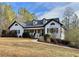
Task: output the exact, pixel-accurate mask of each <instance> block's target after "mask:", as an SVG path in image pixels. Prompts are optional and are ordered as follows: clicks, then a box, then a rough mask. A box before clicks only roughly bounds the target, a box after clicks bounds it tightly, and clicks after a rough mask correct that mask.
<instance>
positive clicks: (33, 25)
mask: <svg viewBox="0 0 79 59" xmlns="http://www.w3.org/2000/svg"><path fill="white" fill-rule="evenodd" d="M44 19H45V18H44ZM44 19H42V20H33V21H35V22H37V24H33V21H31V22H25V23H19V22H18V23H19V24H20V25H21V26H22V27H24V28H29V27H43V26H45V25H47V24H48V23H49V22H50V21H55V22H57V23H59V24H60V25H61V26H62V25H63V24H61V23H60V21H59V18H52V19H45V20H46V21H47V22H46V23H45V24H44V21H43V20H44ZM11 26H12V24H11ZM11 26H10V27H11Z"/></svg>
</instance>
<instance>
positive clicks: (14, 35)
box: [6, 30, 17, 37]
mask: <svg viewBox="0 0 79 59" xmlns="http://www.w3.org/2000/svg"><path fill="white" fill-rule="evenodd" d="M6 36H7V37H17V31H16V30H12V31H7V33H6Z"/></svg>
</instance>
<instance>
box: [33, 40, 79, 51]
mask: <svg viewBox="0 0 79 59" xmlns="http://www.w3.org/2000/svg"><path fill="white" fill-rule="evenodd" d="M32 42H36V43H40V44H46V45H53V46H57V47H60V48H68V49H75V48H71V47H68V46H61V45H56V44H51V43H45V42H39V41H37V39H34V40H32ZM75 50H79V49H75Z"/></svg>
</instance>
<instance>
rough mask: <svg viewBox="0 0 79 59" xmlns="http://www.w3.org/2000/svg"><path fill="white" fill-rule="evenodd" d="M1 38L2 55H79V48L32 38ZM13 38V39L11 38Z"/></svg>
mask: <svg viewBox="0 0 79 59" xmlns="http://www.w3.org/2000/svg"><path fill="white" fill-rule="evenodd" d="M2 39H3V38H0V56H17V57H18V56H22V57H23V56H30V57H38V56H40V57H44V56H47V57H49V56H52V57H53V56H75V57H76V56H79V50H78V49H69V48H64V47H60V46H56V45H49V44H43V43H36V42H32V40H30V39H23V38H22V39H20V38H4V39H3V40H2ZM10 39H11V40H10Z"/></svg>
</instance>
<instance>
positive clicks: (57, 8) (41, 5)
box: [5, 2, 79, 19]
mask: <svg viewBox="0 0 79 59" xmlns="http://www.w3.org/2000/svg"><path fill="white" fill-rule="evenodd" d="M5 4H9V5H11V6H12V8H13V10H14V11H15V12H16V13H18V9H19V8H21V7H24V8H26V9H27V10H28V11H29V12H30V13H33V14H35V15H36V16H37V17H38V19H42V18H56V17H59V18H62V16H63V12H64V10H65V8H66V7H71V8H73V9H74V10H75V13H77V14H78V15H79V3H77V2H5Z"/></svg>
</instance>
